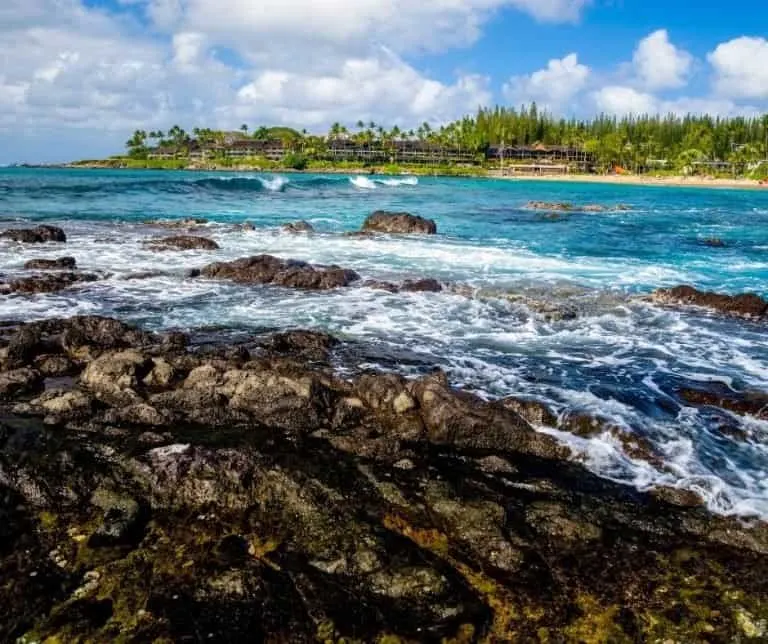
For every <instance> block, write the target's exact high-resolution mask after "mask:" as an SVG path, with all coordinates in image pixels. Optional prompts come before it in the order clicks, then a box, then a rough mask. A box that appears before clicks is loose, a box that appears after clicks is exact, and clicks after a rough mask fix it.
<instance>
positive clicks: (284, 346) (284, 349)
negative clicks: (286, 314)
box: [262, 331, 339, 362]
mask: <svg viewBox="0 0 768 644" xmlns="http://www.w3.org/2000/svg"><path fill="white" fill-rule="evenodd" d="M338 344H339V341H338V340H337V339H336V338H334V337H333V336H332V335H328V334H327V333H321V332H319V331H288V332H286V333H276V334H273V335H272V336H270V338H269V340H268V341H267V342H265V343H264V344H263V345H262V346H263V347H264V349H266V350H267V351H269V352H270V353H274V354H277V355H284V356H291V357H293V358H299V359H304V360H314V361H318V362H321V361H327V360H328V356H329V354H330V351H331V349H333V347H335V346H337V345H338Z"/></svg>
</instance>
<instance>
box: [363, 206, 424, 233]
mask: <svg viewBox="0 0 768 644" xmlns="http://www.w3.org/2000/svg"><path fill="white" fill-rule="evenodd" d="M361 232H364V233H366V232H367V233H398V234H403V233H405V234H409V233H417V234H421V235H436V234H437V224H436V223H435V222H434V221H433V220H432V219H425V218H424V217H419V216H417V215H411V214H409V213H407V212H386V211H384V210H377V211H376V212H374V213H373V214H372V215H370V216H369V217H368V218H367V219H366V220H365V222H364V223H363V228H362V231H361Z"/></svg>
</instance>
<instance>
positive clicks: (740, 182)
mask: <svg viewBox="0 0 768 644" xmlns="http://www.w3.org/2000/svg"><path fill="white" fill-rule="evenodd" d="M489 176H492V177H495V178H499V179H507V180H509V181H552V182H556V183H561V182H564V181H567V182H570V183H607V184H613V185H635V186H671V187H678V188H679V187H685V188H737V189H756V190H768V185H764V184H761V183H760V182H759V181H755V180H754V179H743V178H737V179H716V178H713V177H684V176H675V177H669V176H647V175H607V174H600V175H597V174H564V175H538V174H528V175H523V174H516V175H515V176H502V175H500V174H498V173H495V172H491V173H489Z"/></svg>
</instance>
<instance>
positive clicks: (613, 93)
mask: <svg viewBox="0 0 768 644" xmlns="http://www.w3.org/2000/svg"><path fill="white" fill-rule="evenodd" d="M531 101H536V102H537V104H539V105H540V106H541V107H545V108H546V109H547V110H549V111H550V112H552V113H554V114H558V115H564V116H579V117H588V116H592V115H595V114H597V113H600V112H605V113H611V114H618V115H622V114H627V113H656V112H660V113H667V112H675V113H680V114H684V113H688V112H696V113H702V112H707V113H711V114H717V115H722V116H731V115H742V114H744V115H752V114H758V113H765V112H768V10H766V8H765V0H738V1H737V2H732V3H725V2H723V1H722V0H719V1H716V0H698V1H697V2H693V0H0V163H12V162H57V161H66V160H71V159H76V158H98V157H104V156H107V155H111V154H116V153H119V152H120V151H121V150H122V149H123V144H124V142H125V140H126V139H127V138H128V137H129V136H130V134H131V132H132V131H133V130H135V129H137V128H141V129H146V130H153V129H167V128H169V127H170V126H171V125H173V124H176V123H178V124H179V125H181V126H182V127H184V128H186V129H188V130H191V129H192V128H193V127H196V126H197V127H212V128H222V129H224V128H227V129H235V128H239V127H240V125H241V124H243V123H245V124H247V125H248V126H249V127H251V128H253V129H255V128H257V127H259V126H261V125H274V124H285V125H290V126H293V127H297V128H299V129H301V128H306V129H308V130H310V131H312V132H318V133H319V132H325V131H327V129H328V127H329V126H330V125H331V124H332V123H333V122H335V121H339V122H341V123H343V124H345V125H347V126H353V125H354V123H356V122H357V121H358V120H360V119H362V120H364V121H371V120H373V121H375V122H377V123H380V124H383V125H385V126H386V127H391V126H393V125H399V126H401V127H407V128H410V127H413V126H415V125H418V124H420V123H421V122H423V121H429V122H430V123H431V124H433V125H439V124H440V123H444V122H447V121H450V120H453V119H455V118H457V117H460V116H462V115H464V114H467V113H473V112H475V111H476V110H477V108H478V107H479V106H486V105H494V104H503V105H512V106H517V105H521V104H523V103H528V102H531Z"/></svg>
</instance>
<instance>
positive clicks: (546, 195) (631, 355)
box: [0, 168, 768, 518]
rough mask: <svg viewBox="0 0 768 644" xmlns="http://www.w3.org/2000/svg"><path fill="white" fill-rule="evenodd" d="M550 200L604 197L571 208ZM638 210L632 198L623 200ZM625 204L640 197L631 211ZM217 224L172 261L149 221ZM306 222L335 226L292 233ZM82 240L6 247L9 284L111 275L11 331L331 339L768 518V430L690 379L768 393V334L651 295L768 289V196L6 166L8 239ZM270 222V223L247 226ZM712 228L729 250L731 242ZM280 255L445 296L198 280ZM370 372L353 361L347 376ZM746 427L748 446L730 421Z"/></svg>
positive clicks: (621, 472) (631, 475) (592, 457)
mask: <svg viewBox="0 0 768 644" xmlns="http://www.w3.org/2000/svg"><path fill="white" fill-rule="evenodd" d="M532 200H546V201H567V202H573V203H576V204H582V205H584V204H599V205H602V206H605V207H606V208H607V209H606V210H604V211H602V212H570V213H560V214H557V215H555V216H553V215H551V214H549V213H546V212H542V211H537V210H534V209H530V208H528V207H527V204H528V203H529V202H530V201H532ZM618 206H622V208H621V209H620V208H618ZM624 206H627V207H629V208H628V209H623V207H624ZM379 209H384V210H394V211H407V212H411V213H413V214H418V215H422V216H424V217H428V218H431V219H434V220H435V221H436V222H437V225H438V232H439V234H438V235H436V236H434V237H421V236H416V237H394V236H392V237H388V236H383V237H378V238H365V237H352V236H348V235H345V234H344V233H347V232H352V231H356V230H359V229H360V226H361V225H362V222H363V220H364V219H365V217H366V216H367V215H368V214H370V213H371V212H372V211H374V210H379ZM190 217H195V218H205V219H207V220H209V223H208V224H207V225H205V226H204V227H202V228H200V229H198V230H197V231H196V232H195V233H193V234H201V235H205V236H208V237H211V238H212V239H214V240H216V241H217V242H218V243H219V244H220V246H221V250H218V251H213V252H211V251H188V252H162V253H158V252H153V251H151V250H149V249H148V248H146V247H144V246H142V243H141V242H142V241H144V240H147V239H149V238H152V237H155V236H161V235H164V234H166V235H167V234H173V233H170V232H168V231H163V230H160V229H157V228H153V227H151V226H147V225H145V224H144V223H143V222H145V221H147V220H155V219H182V218H190ZM296 220H306V221H308V222H310V223H311V224H312V225H313V226H314V227H315V229H316V231H317V232H316V234H311V235H307V234H290V233H286V232H283V231H281V229H280V226H281V224H284V223H287V222H291V221H296ZM42 222H45V223H50V224H55V225H58V226H61V227H62V228H64V230H65V231H66V233H67V235H68V242H67V243H66V245H60V246H54V245H51V244H45V245H21V244H17V243H14V242H10V241H7V240H0V273H2V275H3V276H5V277H8V276H13V275H17V274H23V273H24V271H23V270H22V266H23V264H24V262H25V261H27V260H29V259H33V258H42V257H46V258H52V257H60V256H64V255H67V256H73V257H75V258H76V260H77V264H78V267H79V268H80V269H82V270H85V271H103V272H104V273H106V274H108V276H107V278H106V279H104V280H102V281H99V282H95V283H92V284H86V285H85V286H83V287H81V288H77V289H71V290H66V291H62V292H59V293H56V294H49V295H33V296H0V320H36V319H42V318H50V317H65V316H72V315H79V314H97V315H106V316H113V317H117V318H120V319H122V320H126V321H130V322H135V323H138V324H141V325H142V326H144V327H147V328H151V329H154V330H163V329H181V330H184V331H190V332H192V334H193V336H194V335H195V334H198V335H199V336H200V337H202V336H204V335H205V334H206V333H207V334H209V335H210V333H211V330H214V329H215V330H216V333H225V334H226V333H231V334H235V335H237V334H239V335H240V336H242V335H244V334H246V335H247V334H249V333H255V332H260V331H263V330H265V329H289V328H310V329H320V330H325V331H329V332H331V333H333V334H335V335H336V336H338V337H339V338H341V339H343V340H347V341H349V342H350V343H353V344H355V345H356V346H359V347H364V349H361V351H360V352H359V359H358V361H357V363H356V364H355V365H353V366H354V368H356V369H386V370H397V371H400V372H402V373H403V374H404V375H406V376H414V375H418V374H421V373H425V372H428V371H430V370H432V369H434V368H435V367H440V368H442V369H444V370H445V371H446V372H447V373H448V375H449V377H450V379H451V382H452V383H453V384H454V385H455V386H457V387H461V388H463V389H466V390H469V391H473V392H476V393H478V394H480V395H481V396H483V397H486V398H489V399H495V398H501V397H505V396H512V395H514V396H518V397H524V398H525V397H527V398H534V399H537V400H541V401H545V402H547V403H548V404H549V405H551V406H552V408H553V409H554V410H555V411H556V412H557V413H559V414H563V415H565V414H576V413H587V414H593V415H597V416H599V417H601V418H604V419H606V420H607V421H609V422H610V423H611V424H613V425H615V426H616V427H619V428H620V429H621V431H623V432H626V433H628V434H635V435H638V436H641V437H643V438H644V439H646V440H648V441H649V442H650V443H651V444H652V445H653V446H654V448H655V449H656V450H657V452H658V454H659V455H661V457H662V460H663V462H662V463H654V464H651V463H648V462H646V461H643V460H639V459H636V458H632V457H631V456H630V455H628V454H626V453H625V451H624V449H623V448H622V445H621V443H620V441H618V440H617V439H616V438H615V437H614V436H612V435H610V434H608V433H606V434H603V435H600V436H596V437H592V438H579V437H576V436H573V435H571V434H567V433H564V432H558V431H556V430H551V429H543V428H542V431H548V432H551V433H555V434H556V435H557V436H558V438H560V440H562V441H564V442H566V443H568V444H569V445H571V446H572V447H573V449H574V450H575V451H576V452H577V453H578V454H579V455H580V458H582V459H583V461H584V463H585V464H586V465H587V466H588V467H589V468H590V469H591V470H593V471H594V472H596V473H598V474H599V475H601V476H604V477H606V478H609V479H612V480H616V481H622V482H625V483H628V484H630V485H634V486H635V487H637V488H638V489H643V490H644V489H648V488H651V487H653V486H655V485H670V486H677V487H682V488H687V489H692V490H695V491H696V492H698V493H699V494H701V495H702V496H703V497H704V498H705V500H706V502H707V504H708V506H709V508H710V509H711V510H713V511H714V512H717V513H721V514H727V515H738V516H755V515H757V516H761V517H763V518H768V475H767V474H766V472H768V422H765V421H759V420H756V419H753V418H750V417H739V416H732V415H730V414H728V412H724V411H718V410H714V409H707V408H696V407H691V406H689V405H688V404H686V403H685V402H684V400H682V399H681V397H680V395H679V392H680V390H681V389H684V388H701V387H706V386H710V385H711V384H713V383H714V384H720V385H721V386H724V387H727V388H730V389H733V390H736V391H761V392H768V334H767V333H766V328H765V326H764V325H760V324H758V323H753V322H747V321H743V320H733V319H727V318H724V317H720V316H717V315H713V314H709V313H706V312H704V311H696V310H682V309H671V308H660V307H657V306H654V305H652V304H651V303H649V302H648V301H647V300H646V299H644V297H643V296H644V295H648V294H649V293H650V292H652V291H653V290H654V289H656V288H659V287H663V286H673V285H678V284H691V285H694V286H696V287H699V288H704V289H708V290H715V291H720V292H726V293H732V294H735V293H741V292H745V291H752V292H756V293H759V294H760V295H762V296H768V191H763V192H761V191H757V190H755V191H746V190H745V191H738V190H707V189H694V188H670V187H640V186H615V185H600V184H579V183H552V182H526V181H504V180H486V179H447V178H431V177H427V178H425V177H419V178H418V179H417V178H415V177H386V178H385V177H368V176H357V177H356V176H345V175H311V174H301V175H298V174H296V175H293V174H291V175H285V176H280V175H268V174H257V173H240V174H236V173H227V174H224V173H192V172H154V171H110V170H63V169H24V168H9V169H0V229H4V228H12V227H23V226H25V225H28V224H30V223H42ZM244 222H250V223H252V224H253V225H254V226H255V229H254V230H243V229H242V228H238V227H236V226H235V224H241V223H244ZM713 238H717V239H718V240H720V241H721V242H722V245H719V246H712V245H711V244H710V242H711V240H712V239H713ZM262 253H268V254H271V255H276V256H279V257H282V258H293V259H300V260H305V261H309V262H313V263H319V264H331V263H332V264H338V265H340V266H343V267H345V268H352V269H354V270H355V271H357V272H358V273H359V274H360V275H361V276H362V277H363V278H364V279H368V278H372V279H380V280H391V281H400V280H404V279H414V278H423V277H430V278H436V279H438V280H440V281H441V282H443V283H444V284H445V285H446V289H445V290H444V291H443V292H442V293H401V294H392V293H388V292H386V291H380V290H373V289H369V288H357V287H354V288H349V289H342V290H338V291H332V292H323V293H304V292H297V291H291V290H285V289H280V288H273V287H250V286H241V285H235V284H226V283H222V282H212V281H207V280H201V279H189V278H187V277H186V276H185V275H186V273H187V271H188V270H189V269H193V268H200V267H202V266H204V265H205V264H208V263H210V262H213V261H223V260H231V259H235V258H239V257H245V256H249V255H256V254H262ZM344 368H349V365H344ZM724 423H725V424H728V425H729V426H731V427H733V426H737V427H738V430H739V431H738V435H737V436H734V435H733V432H730V433H725V432H723V431H722V427H723V425H724Z"/></svg>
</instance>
